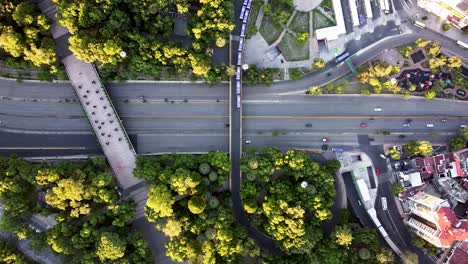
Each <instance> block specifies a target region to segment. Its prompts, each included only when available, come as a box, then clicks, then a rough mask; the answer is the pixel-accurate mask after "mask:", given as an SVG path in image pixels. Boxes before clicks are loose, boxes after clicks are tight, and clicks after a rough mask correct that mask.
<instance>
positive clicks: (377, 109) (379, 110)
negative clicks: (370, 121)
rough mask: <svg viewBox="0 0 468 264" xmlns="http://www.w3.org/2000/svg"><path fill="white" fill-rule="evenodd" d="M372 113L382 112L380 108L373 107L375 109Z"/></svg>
mask: <svg viewBox="0 0 468 264" xmlns="http://www.w3.org/2000/svg"><path fill="white" fill-rule="evenodd" d="M374 112H382V108H380V107H375V108H374Z"/></svg>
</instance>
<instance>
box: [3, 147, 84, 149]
mask: <svg viewBox="0 0 468 264" xmlns="http://www.w3.org/2000/svg"><path fill="white" fill-rule="evenodd" d="M69 149H79V150H84V149H86V148H85V147H0V150H69Z"/></svg>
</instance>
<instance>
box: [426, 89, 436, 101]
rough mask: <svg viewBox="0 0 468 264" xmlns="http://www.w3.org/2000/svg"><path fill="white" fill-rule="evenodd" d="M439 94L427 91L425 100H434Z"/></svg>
mask: <svg viewBox="0 0 468 264" xmlns="http://www.w3.org/2000/svg"><path fill="white" fill-rule="evenodd" d="M436 95H437V93H436V92H435V91H433V90H429V91H426V92H424V98H426V99H427V100H429V101H430V100H433V99H434V98H435V97H436Z"/></svg>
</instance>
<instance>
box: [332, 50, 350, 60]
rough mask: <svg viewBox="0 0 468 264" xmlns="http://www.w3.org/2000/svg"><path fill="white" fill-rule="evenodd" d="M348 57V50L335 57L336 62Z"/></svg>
mask: <svg viewBox="0 0 468 264" xmlns="http://www.w3.org/2000/svg"><path fill="white" fill-rule="evenodd" d="M348 57H349V52H347V51H345V52H343V53H341V55H339V56H337V57H336V58H335V62H336V63H340V62H342V61H344V60H346V59H347V58H348Z"/></svg>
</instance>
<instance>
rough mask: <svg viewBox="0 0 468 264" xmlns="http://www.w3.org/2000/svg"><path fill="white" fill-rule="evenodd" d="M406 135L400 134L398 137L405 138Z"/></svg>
mask: <svg viewBox="0 0 468 264" xmlns="http://www.w3.org/2000/svg"><path fill="white" fill-rule="evenodd" d="M405 137H406V136H405V135H398V138H405Z"/></svg>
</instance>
